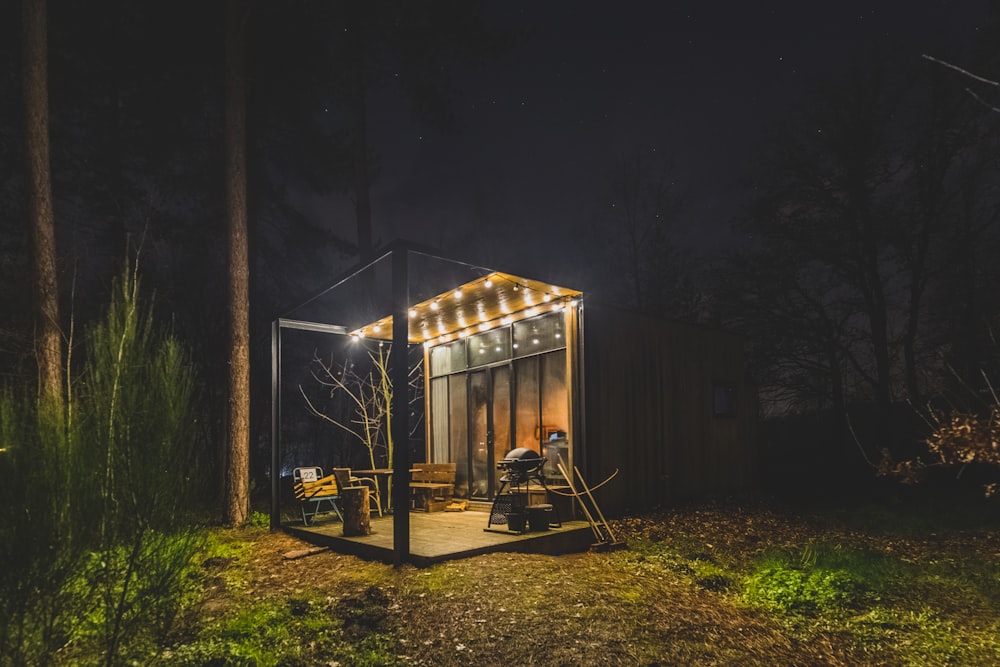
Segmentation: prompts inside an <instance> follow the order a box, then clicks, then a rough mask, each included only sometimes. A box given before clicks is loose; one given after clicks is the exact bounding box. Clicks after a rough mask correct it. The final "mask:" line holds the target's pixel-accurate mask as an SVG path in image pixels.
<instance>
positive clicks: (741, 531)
mask: <svg viewBox="0 0 1000 667" xmlns="http://www.w3.org/2000/svg"><path fill="white" fill-rule="evenodd" d="M991 507H992V509H991ZM990 512H992V516H991V515H990ZM997 517H998V512H997V509H996V507H995V503H994V506H990V505H989V504H987V503H986V501H981V502H980V503H978V504H975V507H974V508H971V509H970V508H969V507H963V508H958V507H952V506H949V507H942V506H924V507H919V508H918V507H912V506H911V507H906V508H903V507H896V508H889V507H884V506H875V505H872V506H866V507H859V508H856V509H852V510H839V511H822V512H812V513H805V512H791V511H788V510H782V509H778V508H776V507H775V506H772V505H767V504H760V503H738V502H735V501H734V502H726V503H712V504H700V505H692V506H687V507H679V508H672V509H665V510H661V511H656V512H652V513H648V514H644V515H641V516H634V517H623V518H620V519H618V520H616V521H615V522H614V524H615V527H616V528H617V530H618V531H620V533H621V534H622V535H624V536H625V537H626V538H627V540H628V544H629V548H628V549H627V550H623V551H616V552H610V553H581V554H571V555H564V556H558V557H553V556H541V555H523V554H493V555H488V556H481V557H476V558H470V559H465V560H460V561H451V562H447V563H442V564H439V565H436V566H434V567H430V568H427V569H417V568H413V567H409V566H407V567H403V568H399V569H394V568H392V567H391V566H387V565H383V564H378V563H371V562H366V561H362V560H359V559H357V558H354V557H351V556H344V555H340V554H335V553H331V552H329V551H322V552H320V553H316V554H314V555H310V556H307V557H302V558H297V559H287V558H284V557H283V554H285V553H287V552H289V551H291V550H294V549H302V548H305V547H308V546H309V545H305V544H303V543H302V542H299V541H297V540H295V539H293V538H291V537H289V536H287V535H284V534H282V533H275V534H272V533H269V532H267V531H265V530H262V529H245V530H239V531H224V530H217V531H213V534H212V538H211V539H210V540H209V542H210V547H209V548H208V551H206V553H205V554H204V555H203V556H202V557H200V558H201V561H202V562H201V563H200V566H199V568H198V571H199V574H198V576H199V578H200V580H201V583H202V588H203V595H202V596H201V598H200V600H199V601H198V602H197V603H196V604H194V605H193V606H192V607H191V609H190V611H189V614H188V616H187V617H186V618H185V620H184V622H183V623H182V624H181V631H180V632H179V633H176V634H175V635H173V636H172V637H171V638H170V639H169V641H167V642H165V643H166V644H167V645H169V648H168V649H165V650H164V651H163V652H162V653H160V654H159V655H150V656H145V657H142V658H141V661H142V662H143V664H167V665H228V664H233V665H257V666H264V665H392V664H400V665H410V664H412V665H464V666H468V665H503V664H509V665H992V664H1000V535H998V532H997V527H998V525H1000V521H998V520H997Z"/></svg>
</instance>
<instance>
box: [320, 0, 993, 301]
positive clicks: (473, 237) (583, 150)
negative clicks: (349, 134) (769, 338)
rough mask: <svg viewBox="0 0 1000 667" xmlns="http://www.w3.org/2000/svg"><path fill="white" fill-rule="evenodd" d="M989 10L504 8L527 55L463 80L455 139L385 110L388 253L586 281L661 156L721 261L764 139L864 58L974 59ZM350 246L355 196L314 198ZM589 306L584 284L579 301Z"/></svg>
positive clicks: (688, 234) (378, 213)
mask: <svg viewBox="0 0 1000 667" xmlns="http://www.w3.org/2000/svg"><path fill="white" fill-rule="evenodd" d="M987 10H988V1H987V0H952V1H950V2H949V1H943V0H933V1H927V0H915V1H901V0H892V1H888V2H867V3H865V2H855V1H849V2H835V3H828V2H824V3H819V2H793V1H786V2H780V1H779V2H760V3H757V2H727V3H721V2H626V3H608V2H494V3H491V4H490V5H489V15H490V16H491V17H492V19H494V20H495V21H496V23H497V25H501V26H506V27H510V28H514V29H516V30H522V31H526V32H527V33H528V34H529V35H530V38H529V39H528V41H527V42H526V43H524V44H521V45H518V46H516V47H515V48H513V49H512V50H511V51H510V52H509V53H507V54H506V55H504V56H502V57H500V58H498V59H495V60H493V61H490V62H488V63H487V64H486V65H485V66H482V67H476V68H472V67H464V66H462V65H461V64H456V65H455V66H454V69H453V78H452V84H453V89H454V90H453V92H454V96H453V103H454V110H455V114H456V117H457V124H456V127H455V128H454V129H452V130H450V131H439V130H434V129H429V128H427V127H422V126H420V125H418V124H417V123H415V122H414V121H413V119H412V116H411V114H410V113H409V111H408V109H407V105H406V103H405V102H404V101H402V99H401V97H399V95H398V93H397V92H396V91H395V90H393V89H392V88H391V87H386V88H384V89H383V90H382V92H381V93H380V95H379V97H377V98H376V100H375V103H374V104H372V109H373V113H374V117H373V121H372V126H371V127H372V134H373V140H372V144H373V146H372V148H373V150H374V151H376V153H377V154H378V156H379V157H378V159H379V168H380V175H379V180H378V181H377V182H376V184H375V187H374V190H373V211H374V221H375V234H376V238H377V239H381V240H382V241H388V240H391V239H393V238H397V237H402V238H407V239H412V240H418V241H421V242H425V243H430V244H431V245H434V246H437V247H439V248H443V249H446V250H448V251H450V252H452V253H453V254H456V253H457V254H460V255H463V256H466V257H472V258H475V259H476V260H477V261H480V262H483V263H488V264H490V265H491V266H494V267H496V268H500V269H509V270H513V271H526V272H528V273H529V274H530V273H532V272H533V273H535V274H538V273H539V271H538V270H537V269H538V267H539V265H540V264H542V263H548V262H551V263H552V264H553V265H554V266H556V267H558V270H557V271H556V273H558V274H560V275H564V276H566V277H567V278H569V279H573V280H577V281H584V282H586V272H581V271H579V270H578V267H577V268H576V269H574V267H575V266H576V263H577V261H578V258H580V257H582V256H585V255H586V253H587V249H586V248H585V247H583V246H585V245H586V239H587V237H588V236H587V233H586V232H587V230H591V229H593V228H594V226H595V225H599V224H602V221H605V220H606V219H607V214H608V210H609V202H610V196H609V190H610V177H611V176H610V175H611V173H612V172H613V171H614V168H615V163H616V161H617V160H620V159H621V157H622V156H623V155H634V154H636V153H640V152H647V151H649V152H652V151H655V152H657V154H659V155H661V156H664V157H663V159H664V160H665V161H666V162H667V163H668V164H670V165H671V171H672V173H673V174H675V175H676V178H677V181H678V185H679V186H680V187H681V188H682V189H684V190H685V191H687V192H689V204H688V206H687V207H686V209H685V212H684V214H683V216H682V219H681V220H680V221H679V223H678V225H677V232H678V237H679V239H680V241H681V242H682V243H687V244H688V245H690V246H691V247H692V248H693V249H694V250H695V251H697V252H700V253H705V254H708V255H712V254H715V253H716V252H717V251H720V250H723V249H725V248H727V247H729V246H731V245H732V243H733V238H732V236H731V235H730V234H729V232H728V231H727V230H728V224H729V221H730V220H731V219H732V218H733V216H734V215H736V214H738V212H739V210H740V205H741V203H742V202H743V201H744V200H745V196H746V193H747V191H748V185H750V184H751V183H752V181H753V173H754V168H755V166H756V165H755V160H754V158H755V155H757V154H759V151H760V149H761V145H762V142H763V141H764V140H765V138H766V136H767V133H768V132H769V131H770V130H771V129H772V128H773V127H774V126H776V125H777V124H779V123H780V122H781V121H782V119H783V118H785V117H787V114H789V113H794V109H795V107H796V105H797V104H798V103H799V102H800V100H802V99H803V97H804V96H805V95H807V94H808V92H809V90H811V89H812V88H813V87H814V86H816V85H818V84H819V82H820V81H821V80H822V79H823V78H824V77H825V76H826V75H828V74H830V73H832V72H834V71H836V70H837V69H838V68H839V67H842V66H843V65H844V64H845V63H846V62H847V61H848V60H849V59H851V58H853V57H858V56H860V55H861V53H862V49H863V48H864V47H865V46H866V45H873V44H875V45H878V46H880V47H883V48H889V49H892V50H893V51H894V52H896V53H897V54H899V55H903V56H905V55H906V54H907V53H909V54H910V57H912V58H913V59H915V60H918V59H919V58H920V55H921V53H925V52H929V51H933V50H934V48H935V46H936V45H942V44H948V43H951V44H956V43H958V44H961V43H968V42H970V41H971V40H972V39H973V38H974V36H975V34H976V31H977V29H978V28H979V26H980V25H982V24H983V23H984V22H985V19H986V16H987ZM306 210H308V211H312V212H313V214H315V215H321V214H326V215H329V214H330V212H333V214H334V217H335V219H336V220H338V221H340V222H339V223H338V224H339V228H340V230H341V233H342V234H343V235H344V236H345V237H347V238H353V235H354V234H353V216H352V212H351V209H350V203H349V200H347V199H346V198H343V197H331V198H329V199H323V200H320V199H315V198H312V199H309V200H308V201H307V202H306ZM580 287H583V288H584V289H586V287H587V286H586V285H580Z"/></svg>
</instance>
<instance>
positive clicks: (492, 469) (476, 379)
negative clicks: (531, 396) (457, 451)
mask: <svg viewBox="0 0 1000 667" xmlns="http://www.w3.org/2000/svg"><path fill="white" fill-rule="evenodd" d="M468 377H469V393H468V405H469V463H470V468H471V470H470V477H469V490H470V494H469V495H470V496H471V497H472V498H485V499H489V498H492V497H493V494H494V493H496V489H497V479H498V475H497V466H496V464H497V462H498V461H500V460H502V459H503V457H504V456H505V455H506V454H507V452H508V451H510V449H511V446H510V442H511V441H510V433H511V428H510V420H511V410H510V367H509V366H497V367H495V368H485V369H483V370H480V371H473V372H471V373H469V375H468Z"/></svg>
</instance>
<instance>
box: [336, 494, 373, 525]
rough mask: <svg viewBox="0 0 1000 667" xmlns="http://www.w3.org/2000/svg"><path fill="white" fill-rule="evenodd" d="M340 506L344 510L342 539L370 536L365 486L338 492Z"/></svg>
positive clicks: (370, 519)
mask: <svg viewBox="0 0 1000 667" xmlns="http://www.w3.org/2000/svg"><path fill="white" fill-rule="evenodd" d="M340 505H341V508H342V509H343V510H344V537H354V536H356V535H371V534H372V516H371V509H370V508H369V507H368V487H367V486H347V487H344V488H342V489H341V490H340Z"/></svg>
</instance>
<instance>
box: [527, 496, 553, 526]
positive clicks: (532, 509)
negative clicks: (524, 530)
mask: <svg viewBox="0 0 1000 667" xmlns="http://www.w3.org/2000/svg"><path fill="white" fill-rule="evenodd" d="M550 523H552V505H549V504H546V503H540V504H538V505H528V529H529V530H548V529H549V524H550Z"/></svg>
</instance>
